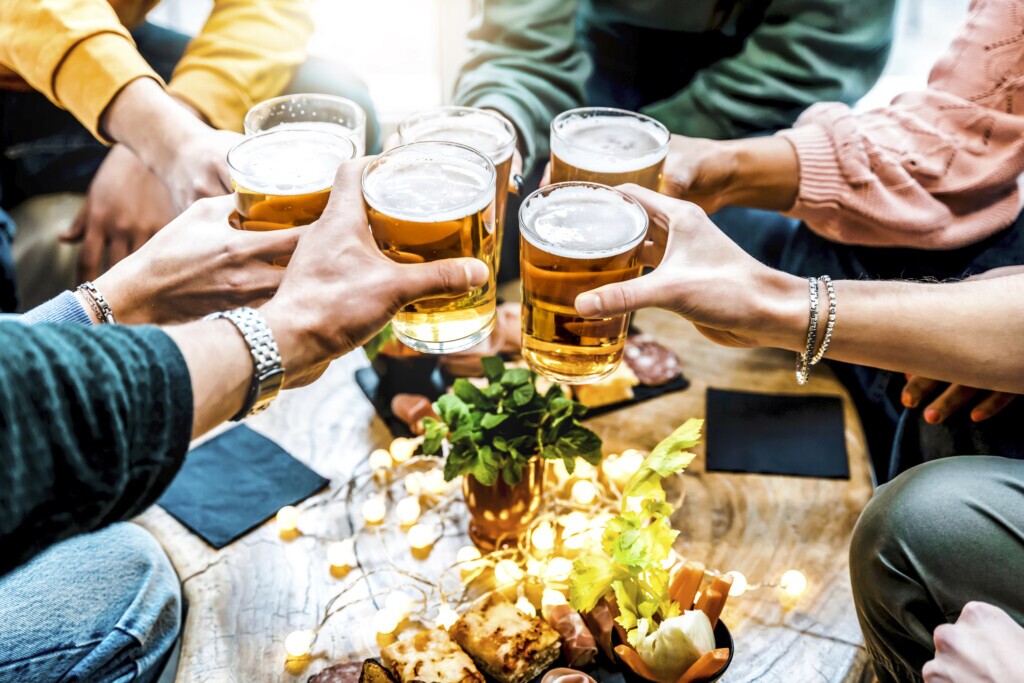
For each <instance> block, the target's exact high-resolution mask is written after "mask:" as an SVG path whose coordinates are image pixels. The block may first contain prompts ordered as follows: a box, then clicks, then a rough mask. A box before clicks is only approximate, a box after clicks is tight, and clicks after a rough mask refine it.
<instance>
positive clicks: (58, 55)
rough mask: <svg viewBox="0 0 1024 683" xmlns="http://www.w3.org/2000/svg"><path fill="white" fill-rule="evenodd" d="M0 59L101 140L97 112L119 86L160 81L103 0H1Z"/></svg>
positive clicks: (98, 114)
mask: <svg viewBox="0 0 1024 683" xmlns="http://www.w3.org/2000/svg"><path fill="white" fill-rule="evenodd" d="M0 65H3V66H4V67H6V68H8V69H10V70H11V71H13V72H14V73H16V74H18V75H19V76H21V77H22V78H23V79H25V81H26V82H27V83H28V84H29V85H30V86H32V87H33V88H34V89H35V90H38V91H39V92H41V93H42V94H43V95H45V96H46V97H47V98H48V99H49V100H50V101H52V102H53V103H54V104H56V105H57V106H59V107H63V108H64V109H67V110H68V111H70V112H71V113H72V114H73V115H74V116H75V118H77V119H78V120H79V121H81V122H82V125H84V126H85V127H86V128H88V129H89V131H90V132H91V133H92V134H93V135H95V136H96V137H97V138H99V139H101V140H103V137H102V135H101V132H100V130H99V121H100V116H102V114H103V112H104V110H105V109H106V108H107V105H109V104H110V102H111V101H112V100H113V99H114V97H116V96H117V94H118V93H119V92H121V89H122V88H124V87H125V86H126V85H128V84H129V83H130V82H132V81H133V80H135V79H137V78H143V77H149V78H153V79H155V80H156V81H157V82H162V81H160V77H159V76H157V75H156V73H155V72H154V71H153V69H151V68H150V66H149V65H148V64H147V63H146V60H144V59H143V58H142V56H141V55H140V54H139V52H138V50H136V49H135V43H134V42H133V41H132V38H131V35H130V34H129V33H128V30H127V29H126V28H125V27H124V26H122V25H121V21H120V20H119V19H118V17H117V14H116V13H115V12H114V10H113V9H112V8H111V6H110V4H109V3H108V2H107V0H0Z"/></svg>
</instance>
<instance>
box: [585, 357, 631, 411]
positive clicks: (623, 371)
mask: <svg viewBox="0 0 1024 683" xmlns="http://www.w3.org/2000/svg"><path fill="white" fill-rule="evenodd" d="M638 384H640V380H639V379H637V377H636V375H635V374H633V371H632V370H630V369H629V366H628V365H626V364H625V363H620V364H619V367H618V368H616V369H615V372H613V373H612V374H610V375H608V376H607V377H605V378H604V379H603V380H601V381H600V382H595V383H594V384H580V385H578V386H575V387H573V391H575V392H576V400H577V401H579V402H580V403H582V404H583V405H585V406H587V407H589V408H598V407H600V406H608V405H612V404H613V403H621V402H623V401H630V400H632V399H633V387H635V386H637V385H638Z"/></svg>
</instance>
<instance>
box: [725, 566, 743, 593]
mask: <svg viewBox="0 0 1024 683" xmlns="http://www.w3.org/2000/svg"><path fill="white" fill-rule="evenodd" d="M725 575H726V576H731V577H732V588H730V589H729V597H730V598H738V597H739V596H741V595H743V594H744V593H746V592H747V577H745V576H743V574H740V573H739V572H735V571H734V572H726V573H725Z"/></svg>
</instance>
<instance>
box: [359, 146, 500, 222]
mask: <svg viewBox="0 0 1024 683" xmlns="http://www.w3.org/2000/svg"><path fill="white" fill-rule="evenodd" d="M494 178H495V173H494V164H492V163H491V162H490V160H489V159H487V157H485V156H483V155H482V154H480V153H478V152H477V151H476V150H473V149H470V148H469V147H466V146H465V145H459V144H455V143H451V142H416V143H412V144H409V145H403V146H401V147H396V148H394V149H392V150H390V151H388V152H386V153H384V154H382V155H380V156H379V157H377V158H376V159H374V160H373V161H372V162H371V163H370V164H369V165H368V166H367V167H366V169H365V170H364V171H363V197H364V198H365V200H366V203H367V204H368V205H369V206H370V208H372V209H374V210H375V211H377V212H379V213H381V214H384V215H386V216H390V217H391V218H393V219H396V220H399V221H406V222H410V223H442V222H447V221H453V220H458V219H461V218H465V217H466V216H469V215H471V214H474V213H478V212H482V211H484V210H486V209H487V208H488V207H489V206H490V205H491V204H492V203H493V201H494ZM410 237H413V236H410ZM413 238H414V237H413Z"/></svg>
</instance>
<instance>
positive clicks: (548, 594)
mask: <svg viewBox="0 0 1024 683" xmlns="http://www.w3.org/2000/svg"><path fill="white" fill-rule="evenodd" d="M540 603H541V605H543V606H544V607H554V606H556V605H568V604H569V601H568V600H566V599H565V593H563V592H562V591H556V590H555V589H554V588H545V589H544V593H543V594H542V596H541V599H540Z"/></svg>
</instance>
